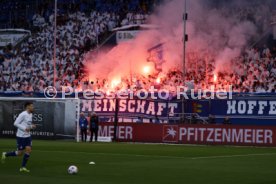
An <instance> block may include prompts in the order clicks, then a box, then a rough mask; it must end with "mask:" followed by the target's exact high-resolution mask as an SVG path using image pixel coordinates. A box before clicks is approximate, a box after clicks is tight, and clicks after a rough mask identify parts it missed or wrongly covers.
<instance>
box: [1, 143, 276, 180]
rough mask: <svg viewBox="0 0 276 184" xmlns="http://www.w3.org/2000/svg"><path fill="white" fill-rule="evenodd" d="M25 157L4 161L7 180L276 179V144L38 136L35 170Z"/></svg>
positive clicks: (5, 146)
mask: <svg viewBox="0 0 276 184" xmlns="http://www.w3.org/2000/svg"><path fill="white" fill-rule="evenodd" d="M15 145H16V144H15V140H14V139H1V140H0V151H1V152H2V151H9V150H14V148H15ZM21 159H22V158H21V157H20V158H7V160H6V163H4V164H0V182H1V183H11V184H16V183H18V184H25V183H26V184H30V183H39V184H44V183H45V184H49V183H52V184H53V183H58V184H84V183H85V184H87V183H95V184H155V183H156V184H163V183H164V184H165V183H166V184H182V183H183V184H199V183H200V184H208V183H210V184H214V183H219V184H275V183H276V149H275V148H253V147H229V146H227V147H226V146H189V145H186V146H185V145H165V144H127V143H75V142H68V141H38V140H33V152H32V155H31V158H30V161H29V163H28V168H29V169H30V170H31V173H20V172H19V167H20V164H21ZM91 161H93V162H95V163H96V164H95V165H89V162H91ZM70 165H76V166H77V167H78V169H79V172H78V174H77V175H69V174H68V173H67V168H68V167H69V166H70Z"/></svg>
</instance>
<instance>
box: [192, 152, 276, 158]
mask: <svg viewBox="0 0 276 184" xmlns="http://www.w3.org/2000/svg"><path fill="white" fill-rule="evenodd" d="M269 155H276V153H256V154H243V155H220V156H208V157H193V158H192V159H193V160H197V159H208V158H211V159H212V158H232V157H249V156H269Z"/></svg>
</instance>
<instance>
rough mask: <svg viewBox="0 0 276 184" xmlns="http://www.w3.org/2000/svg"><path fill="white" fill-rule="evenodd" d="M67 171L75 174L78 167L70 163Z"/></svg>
mask: <svg viewBox="0 0 276 184" xmlns="http://www.w3.org/2000/svg"><path fill="white" fill-rule="evenodd" d="M68 173H69V174H77V173H78V168H77V166H75V165H71V166H70V167H69V168H68Z"/></svg>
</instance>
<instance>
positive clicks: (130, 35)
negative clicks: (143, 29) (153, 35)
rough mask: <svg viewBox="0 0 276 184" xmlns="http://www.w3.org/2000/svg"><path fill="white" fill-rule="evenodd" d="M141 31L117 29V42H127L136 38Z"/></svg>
mask: <svg viewBox="0 0 276 184" xmlns="http://www.w3.org/2000/svg"><path fill="white" fill-rule="evenodd" d="M139 32H140V31H117V32H116V41H117V43H120V42H125V41H128V40H131V39H134V38H135V37H136V36H137V34H138V33H139Z"/></svg>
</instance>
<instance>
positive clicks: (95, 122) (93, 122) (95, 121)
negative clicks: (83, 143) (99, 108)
mask: <svg viewBox="0 0 276 184" xmlns="http://www.w3.org/2000/svg"><path fill="white" fill-rule="evenodd" d="M98 130H99V118H98V116H97V114H96V112H93V113H92V116H91V117H90V133H91V137H90V142H92V141H93V136H94V134H95V142H97V141H98Z"/></svg>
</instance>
